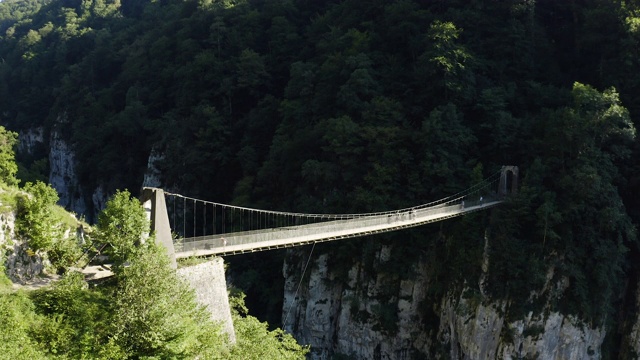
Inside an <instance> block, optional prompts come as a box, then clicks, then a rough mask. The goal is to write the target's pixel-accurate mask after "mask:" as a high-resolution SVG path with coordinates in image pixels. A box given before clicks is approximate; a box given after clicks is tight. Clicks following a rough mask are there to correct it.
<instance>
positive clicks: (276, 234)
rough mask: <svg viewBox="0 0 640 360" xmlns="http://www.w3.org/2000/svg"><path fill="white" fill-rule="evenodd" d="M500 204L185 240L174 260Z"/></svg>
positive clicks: (332, 236) (415, 222) (376, 229)
mask: <svg viewBox="0 0 640 360" xmlns="http://www.w3.org/2000/svg"><path fill="white" fill-rule="evenodd" d="M501 202H502V201H488V202H486V203H476V204H473V205H471V206H466V207H465V206H464V205H463V204H454V205H448V206H442V205H438V206H434V207H429V208H423V209H411V210H407V211H402V212H397V213H394V214H385V215H373V216H365V217H359V218H352V219H346V220H334V221H325V222H320V223H315V224H309V225H300V226H289V227H281V228H271V229H265V230H258V231H245V232H238V233H228V234H218V235H210V236H202V237H196V238H187V239H183V240H182V241H180V242H178V243H175V244H174V246H175V251H176V253H175V254H176V258H186V257H191V256H211V255H233V254H242V253H247V252H255V251H263V250H270V249H277V248H285V247H292V246H296V245H305V244H312V243H316V242H323V241H332V240H339V239H346V238H351V237H358V236H365V235H371V234H377V233H383V232H389V231H394V230H399V229H404V228H409V227H414V226H419V225H423V224H427V223H431V222H436V221H441V220H445V219H448V218H452V217H456V216H461V215H464V214H468V213H470V212H474V211H478V210H483V209H486V208H489V207H492V206H495V205H498V204H500V203H501Z"/></svg>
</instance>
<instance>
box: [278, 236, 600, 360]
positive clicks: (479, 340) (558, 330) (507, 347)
mask: <svg viewBox="0 0 640 360" xmlns="http://www.w3.org/2000/svg"><path fill="white" fill-rule="evenodd" d="M485 248H486V247H485ZM391 250H392V249H391V248H390V247H388V246H381V247H380V248H379V250H378V251H377V253H376V256H375V260H374V264H373V266H372V267H365V266H363V264H362V263H359V262H356V263H355V264H354V265H353V266H352V267H351V269H350V270H349V271H348V276H347V280H346V281H338V280H337V279H336V275H335V274H334V272H333V271H332V269H331V268H330V267H329V266H328V261H327V260H328V255H326V254H324V255H320V256H318V257H316V258H315V259H314V260H313V261H312V264H313V265H312V266H311V267H310V269H307V274H306V275H305V278H304V280H303V281H302V282H301V283H300V281H299V280H300V276H301V275H302V270H303V269H304V267H302V265H303V264H304V263H305V261H304V260H303V259H300V258H296V257H295V256H290V257H289V259H288V260H289V261H287V262H286V263H285V266H284V270H283V272H284V275H285V293H284V306H283V324H284V328H285V329H286V330H287V331H289V332H291V333H292V334H294V336H295V337H296V339H297V340H298V341H299V342H300V343H302V344H309V345H310V346H311V349H312V350H311V354H310V357H311V358H312V359H331V358H332V357H336V356H340V355H342V356H347V357H349V358H351V359H414V358H425V359H465V360H471V359H523V358H532V359H534V358H537V359H558V360H560V359H599V358H600V357H601V353H600V347H601V345H602V343H603V341H604V337H605V335H606V330H605V329H604V328H598V327H592V326H589V325H588V324H585V323H583V322H582V321H581V320H580V319H578V318H576V317H573V316H566V315H563V314H560V313H558V312H554V311H551V308H550V306H549V305H547V306H545V307H544V308H542V309H540V310H539V312H538V313H533V312H530V313H529V314H526V315H525V316H524V317H521V318H514V316H513V315H512V314H509V303H508V301H506V300H500V301H497V300H491V299H488V298H487V297H486V296H485V295H484V294H483V289H482V288H483V285H482V283H483V281H484V278H485V277H484V276H481V277H480V284H478V285H475V286H474V285H470V284H469V285H467V286H465V287H463V288H462V289H457V290H456V289H450V290H449V291H448V292H446V295H445V296H444V297H443V298H442V299H440V300H439V301H438V300H436V301H435V302H434V301H433V300H431V301H429V299H428V297H427V293H428V290H429V287H430V286H433V285H434V284H432V282H431V280H432V279H429V278H428V276H427V275H426V274H427V273H428V271H427V269H428V266H429V264H427V263H426V262H418V263H416V264H414V265H413V272H414V274H415V275H414V276H411V278H400V277H398V276H393V275H389V274H384V273H383V272H379V271H378V272H376V271H375V270H373V271H372V270H371V269H381V268H384V267H385V266H386V265H388V264H387V262H388V261H389V254H390V252H391ZM485 257H486V254H485ZM487 261H488V259H486V258H485V259H484V262H485V264H484V265H486V262H487ZM483 268H484V270H485V271H486V268H487V267H486V266H483ZM365 269H369V270H368V272H367V270H365ZM307 276H308V277H307ZM551 278H552V271H550V276H549V277H548V280H549V281H551ZM561 282H562V280H561ZM299 284H300V285H301V286H300V287H298V285H299ZM440 286H442V284H440ZM564 287H565V286H564V285H563V284H553V286H551V284H548V285H545V288H549V289H555V290H557V289H560V290H559V291H562V289H563V288H564ZM541 293H545V294H546V296H551V297H552V296H557V293H553V292H552V291H545V290H544V289H543V290H541ZM552 293H553V294H552Z"/></svg>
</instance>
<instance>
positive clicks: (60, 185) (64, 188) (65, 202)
mask: <svg viewBox="0 0 640 360" xmlns="http://www.w3.org/2000/svg"><path fill="white" fill-rule="evenodd" d="M49 169H50V170H49V183H50V184H51V186H52V187H53V188H54V189H56V190H57V191H58V196H60V200H59V201H58V204H60V205H61V206H63V207H64V208H66V209H68V210H70V211H73V212H76V213H78V214H87V213H88V209H89V207H88V204H87V203H86V202H85V200H84V197H83V196H82V188H81V187H80V184H79V183H78V177H77V175H76V160H75V154H74V153H73V150H72V149H71V147H70V146H69V145H68V144H67V142H66V141H64V140H63V139H62V137H61V136H60V135H59V134H58V133H57V132H55V131H54V132H52V134H51V139H50V140H49Z"/></svg>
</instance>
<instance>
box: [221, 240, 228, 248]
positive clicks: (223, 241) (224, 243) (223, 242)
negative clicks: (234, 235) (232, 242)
mask: <svg viewBox="0 0 640 360" xmlns="http://www.w3.org/2000/svg"><path fill="white" fill-rule="evenodd" d="M220 240H222V246H223V247H225V246H227V239H225V238H220Z"/></svg>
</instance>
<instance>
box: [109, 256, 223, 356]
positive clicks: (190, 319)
mask: <svg viewBox="0 0 640 360" xmlns="http://www.w3.org/2000/svg"><path fill="white" fill-rule="evenodd" d="M128 260H129V261H130V263H131V265H130V266H127V267H123V268H120V269H119V270H118V271H117V273H116V276H117V279H118V285H117V287H116V290H115V294H114V303H113V310H112V311H113V318H112V323H111V325H110V333H111V336H112V338H113V340H114V342H115V344H117V345H118V346H119V347H120V348H121V349H123V350H124V351H126V353H127V354H128V357H129V358H140V357H156V358H174V357H181V358H196V357H202V358H207V359H214V358H219V356H220V354H222V353H223V352H224V351H223V350H224V347H225V344H224V340H223V335H222V332H221V330H220V328H219V326H217V325H215V324H214V323H213V322H212V321H211V320H210V315H209V314H208V313H207V311H206V310H205V309H204V308H203V307H202V306H200V305H197V303H196V301H195V293H194V291H193V290H192V289H191V288H190V287H189V285H188V284H187V283H186V282H185V281H184V280H182V279H180V278H178V275H177V274H176V272H175V270H174V269H172V268H171V267H170V264H169V260H168V258H167V257H166V255H165V254H164V253H162V252H161V251H160V250H159V249H158V248H156V247H155V245H154V244H149V245H147V246H143V247H141V248H140V249H139V251H138V252H137V253H135V254H132V256H130V257H129V258H128Z"/></svg>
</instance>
